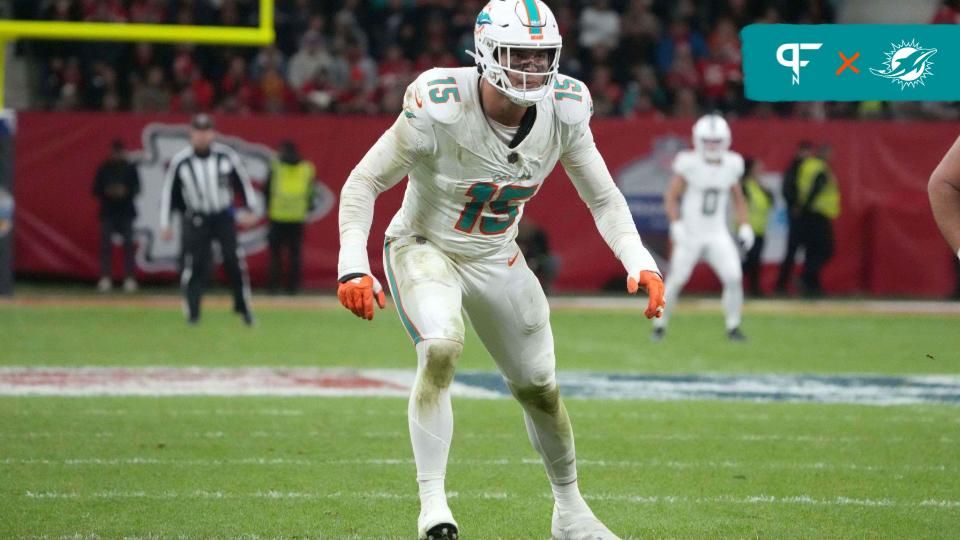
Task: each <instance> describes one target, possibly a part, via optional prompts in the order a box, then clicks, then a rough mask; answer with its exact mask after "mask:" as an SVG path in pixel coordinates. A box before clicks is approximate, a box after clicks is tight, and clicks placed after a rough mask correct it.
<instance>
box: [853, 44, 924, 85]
mask: <svg viewBox="0 0 960 540" xmlns="http://www.w3.org/2000/svg"><path fill="white" fill-rule="evenodd" d="M890 46H891V47H892V49H891V51H890V52H888V53H884V54H885V55H886V56H887V59H886V61H884V63H883V69H874V68H870V73H873V74H874V75H876V76H877V77H883V78H885V79H890V82H892V83H895V84H899V85H900V90H903V89H904V88H907V87H910V88H913V87H915V86H919V85H921V84H925V83H924V82H923V80H924V79H926V78H927V77H929V76H931V75H933V69H932V68H933V62H932V61H931V60H930V57H931V56H933V55H935V54H937V49H924V48H923V47H921V46H920V44H919V43H917V40H912V41H910V42H907V41H901V42H900V44H899V45H894V44H893V43H891V44H890Z"/></svg>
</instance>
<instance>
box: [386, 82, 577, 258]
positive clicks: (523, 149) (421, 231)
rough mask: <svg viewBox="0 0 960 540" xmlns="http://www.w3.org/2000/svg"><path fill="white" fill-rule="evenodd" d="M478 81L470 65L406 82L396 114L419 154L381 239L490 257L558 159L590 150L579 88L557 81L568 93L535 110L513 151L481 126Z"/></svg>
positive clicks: (513, 231) (484, 124)
mask: <svg viewBox="0 0 960 540" xmlns="http://www.w3.org/2000/svg"><path fill="white" fill-rule="evenodd" d="M479 83H480V74H479V73H478V72H477V70H476V68H472V67H471V68H455V69H431V70H429V71H426V72H424V73H423V74H421V75H420V77H418V78H417V80H416V81H414V82H413V83H412V84H411V85H410V88H409V89H408V91H407V95H406V96H405V98H404V115H405V116H406V118H407V121H408V122H409V123H410V124H411V125H412V126H413V127H414V128H415V129H416V130H417V131H418V134H420V135H422V136H423V140H422V141H420V144H421V146H422V147H425V148H424V150H426V152H425V155H424V157H423V158H422V159H420V160H419V161H418V162H417V164H416V166H415V167H414V168H413V169H412V170H411V171H410V172H409V173H408V176H409V179H410V181H409V183H408V184H407V190H406V192H405V193H404V197H403V206H401V207H400V210H399V211H398V212H397V214H396V215H395V216H394V218H393V220H392V221H391V223H390V226H389V227H388V228H387V236H394V237H399V236H411V235H419V236H423V237H426V238H428V239H430V240H431V241H432V242H434V243H435V244H437V245H438V246H440V248H441V249H443V250H444V251H446V252H448V253H454V254H459V255H463V256H467V257H482V256H485V255H489V254H492V253H496V252H497V251H499V250H500V249H501V248H502V247H503V246H504V245H506V244H508V243H510V242H512V241H513V240H514V238H516V236H517V224H518V223H519V221H520V218H521V217H522V216H523V207H524V204H525V203H526V202H527V201H529V200H530V199H531V198H532V197H533V196H534V195H536V194H537V191H539V189H540V187H541V186H542V185H543V181H544V180H545V179H546V177H547V175H549V174H550V172H551V171H553V168H554V167H555V166H556V164H557V161H558V160H559V159H560V156H561V155H563V154H564V153H567V152H571V151H576V150H577V145H578V144H579V145H581V146H592V145H593V138H592V136H587V134H589V131H590V128H589V120H590V112H591V111H590V103H589V96H587V95H584V92H583V90H584V89H585V87H586V86H585V85H584V84H583V83H581V82H579V81H577V80H575V79H571V78H568V77H564V76H558V78H557V86H559V87H566V89H567V90H568V91H567V92H566V93H560V92H554V93H553V94H552V98H551V97H548V98H547V99H544V100H543V101H541V102H539V103H538V104H537V105H536V107H537V116H536V120H535V122H534V124H533V127H532V128H531V130H530V132H529V133H528V134H527V136H526V137H525V138H524V139H523V140H522V141H521V142H520V144H518V145H516V146H515V147H514V148H510V147H509V146H508V145H507V144H505V143H504V142H503V140H502V138H501V137H499V136H498V135H497V133H496V132H495V131H494V128H493V127H492V126H491V125H490V124H489V123H488V121H487V118H486V114H485V113H484V111H483V109H482V107H481V106H480V99H479V91H480V88H479ZM575 89H578V90H580V91H579V92H576V91H574V90H575Z"/></svg>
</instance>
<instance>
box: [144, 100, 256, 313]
mask: <svg viewBox="0 0 960 540" xmlns="http://www.w3.org/2000/svg"><path fill="white" fill-rule="evenodd" d="M215 137H216V132H215V131H214V129H213V119H212V118H210V116H209V115H206V114H198V115H196V116H194V117H193V120H192V121H191V123H190V147H189V148H185V149H183V150H181V151H180V152H179V153H177V154H176V155H175V156H174V157H173V160H172V161H171V162H170V166H169V168H168V169H167V175H166V178H165V179H164V182H163V190H162V192H161V198H160V205H161V206H160V230H161V233H160V234H161V236H162V238H163V240H164V241H170V240H171V239H172V238H173V230H172V229H171V228H170V214H171V212H172V211H174V210H180V211H182V212H183V222H182V224H183V243H184V245H183V246H182V250H183V269H182V273H181V275H180V285H181V287H182V288H183V293H184V295H185V297H186V312H187V313H186V315H187V322H189V323H190V324H196V323H197V322H198V321H199V320H200V299H201V297H202V296H203V289H204V287H205V286H206V284H207V281H208V279H209V276H210V271H211V266H212V258H213V256H212V250H211V246H212V243H213V241H214V240H216V241H217V242H218V243H219V244H220V251H221V253H222V255H223V265H224V270H226V273H227V276H228V277H229V278H230V285H231V287H232V288H233V310H234V312H236V313H238V314H239V315H240V316H241V317H243V322H244V323H245V324H247V325H248V326H252V325H253V313H252V312H251V309H250V282H249V278H248V277H247V269H246V261H245V260H244V258H243V257H244V255H243V252H242V251H241V249H240V247H239V246H237V230H236V222H235V219H234V200H235V199H237V198H239V199H240V200H241V201H242V205H243V207H245V208H246V209H247V211H252V210H253V207H254V204H255V200H256V199H255V198H254V197H255V195H254V192H253V186H252V185H251V183H250V178H249V177H248V176H247V171H246V170H245V169H244V168H243V165H242V164H241V163H240V158H239V157H238V156H237V153H236V152H234V151H233V149H232V148H230V147H228V146H226V145H223V144H220V143H216V142H214V138H215Z"/></svg>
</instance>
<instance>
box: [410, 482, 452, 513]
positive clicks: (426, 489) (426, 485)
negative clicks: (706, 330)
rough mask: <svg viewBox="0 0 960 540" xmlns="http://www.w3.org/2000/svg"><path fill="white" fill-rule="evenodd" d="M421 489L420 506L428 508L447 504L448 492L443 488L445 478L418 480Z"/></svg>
mask: <svg viewBox="0 0 960 540" xmlns="http://www.w3.org/2000/svg"><path fill="white" fill-rule="evenodd" d="M417 484H419V488H420V506H421V507H423V508H428V507H431V506H434V505H446V504H447V492H446V490H445V489H444V487H443V478H433V479H429V480H418V481H417Z"/></svg>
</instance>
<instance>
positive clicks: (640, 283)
mask: <svg viewBox="0 0 960 540" xmlns="http://www.w3.org/2000/svg"><path fill="white" fill-rule="evenodd" d="M640 289H644V290H646V291H647V295H648V296H649V297H650V301H649V302H648V303H647V309H645V310H643V314H644V315H645V316H646V317H647V318H648V319H652V318H654V317H656V318H658V319H659V318H660V317H662V316H663V308H664V306H666V304H665V303H664V301H663V278H661V277H660V274H658V273H656V272H651V271H649V270H644V271H642V272H640V277H639V279H638V278H635V277H633V276H627V292H628V293H630V294H636V293H637V291H638V290H640Z"/></svg>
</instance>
